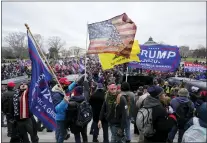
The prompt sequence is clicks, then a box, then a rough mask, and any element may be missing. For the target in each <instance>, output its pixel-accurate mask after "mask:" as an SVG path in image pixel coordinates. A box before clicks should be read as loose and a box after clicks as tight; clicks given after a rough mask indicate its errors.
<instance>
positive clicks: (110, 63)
mask: <svg viewBox="0 0 207 143" xmlns="http://www.w3.org/2000/svg"><path fill="white" fill-rule="evenodd" d="M139 53H140V47H139V42H138V40H135V41H134V44H133V46H132V51H131V54H130V58H129V59H127V58H125V57H123V56H117V55H115V54H111V53H103V54H98V56H99V60H100V62H101V65H102V68H103V70H107V69H111V68H113V67H114V66H115V65H120V64H124V63H128V62H133V61H136V62H140V60H139V58H138V56H137V54H139Z"/></svg>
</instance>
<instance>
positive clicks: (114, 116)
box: [98, 82, 128, 142]
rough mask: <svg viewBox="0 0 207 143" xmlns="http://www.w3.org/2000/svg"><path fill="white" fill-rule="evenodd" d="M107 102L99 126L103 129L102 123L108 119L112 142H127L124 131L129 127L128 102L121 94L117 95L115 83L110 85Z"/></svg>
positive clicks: (101, 113)
mask: <svg viewBox="0 0 207 143" xmlns="http://www.w3.org/2000/svg"><path fill="white" fill-rule="evenodd" d="M105 96H106V97H105V98H106V100H105V101H104V103H103V106H102V109H101V112H100V117H99V122H98V126H99V128H100V127H101V121H102V120H103V119H104V116H105V117H106V120H107V121H108V123H109V127H110V130H111V134H112V136H111V142H125V132H124V129H125V128H126V126H127V110H128V106H127V101H126V99H125V97H123V96H122V95H121V94H120V93H117V85H116V84H115V83H113V82H112V83H109V84H108V91H107V93H106V95H105Z"/></svg>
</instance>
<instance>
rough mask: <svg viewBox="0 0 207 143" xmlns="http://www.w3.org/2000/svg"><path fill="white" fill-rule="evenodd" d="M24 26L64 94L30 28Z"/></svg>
mask: <svg viewBox="0 0 207 143" xmlns="http://www.w3.org/2000/svg"><path fill="white" fill-rule="evenodd" d="M25 27H26V28H27V31H28V32H29V33H30V35H31V36H32V38H33V40H34V42H35V45H36V47H37V48H38V50H39V51H40V54H41V55H42V57H43V60H44V61H45V62H46V64H47V66H48V67H49V69H50V71H51V72H52V74H53V76H54V77H55V80H56V82H57V83H58V85H59V86H60V89H61V90H62V92H63V93H64V94H65V92H64V90H63V88H62V86H61V84H60V83H59V81H58V79H57V76H56V75H55V73H54V71H53V69H52V68H51V66H50V64H49V62H48V61H47V58H46V57H45V55H44V53H43V52H42V50H41V49H40V47H39V45H38V44H37V42H36V40H35V39H34V36H33V35H32V32H31V31H30V28H29V26H28V24H25Z"/></svg>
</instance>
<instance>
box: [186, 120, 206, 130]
mask: <svg viewBox="0 0 207 143" xmlns="http://www.w3.org/2000/svg"><path fill="white" fill-rule="evenodd" d="M192 125H198V126H201V127H203V128H207V123H206V122H204V121H202V120H201V119H199V118H198V117H193V118H191V119H190V120H189V122H188V123H186V125H185V128H184V130H185V131H186V130H187V129H188V128H190V127H191V126H192Z"/></svg>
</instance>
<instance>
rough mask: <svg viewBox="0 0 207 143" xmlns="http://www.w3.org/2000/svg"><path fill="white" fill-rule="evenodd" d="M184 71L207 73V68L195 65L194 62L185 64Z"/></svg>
mask: <svg viewBox="0 0 207 143" xmlns="http://www.w3.org/2000/svg"><path fill="white" fill-rule="evenodd" d="M184 70H185V72H206V70H207V67H206V66H203V65H200V64H194V63H192V62H185V63H184Z"/></svg>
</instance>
